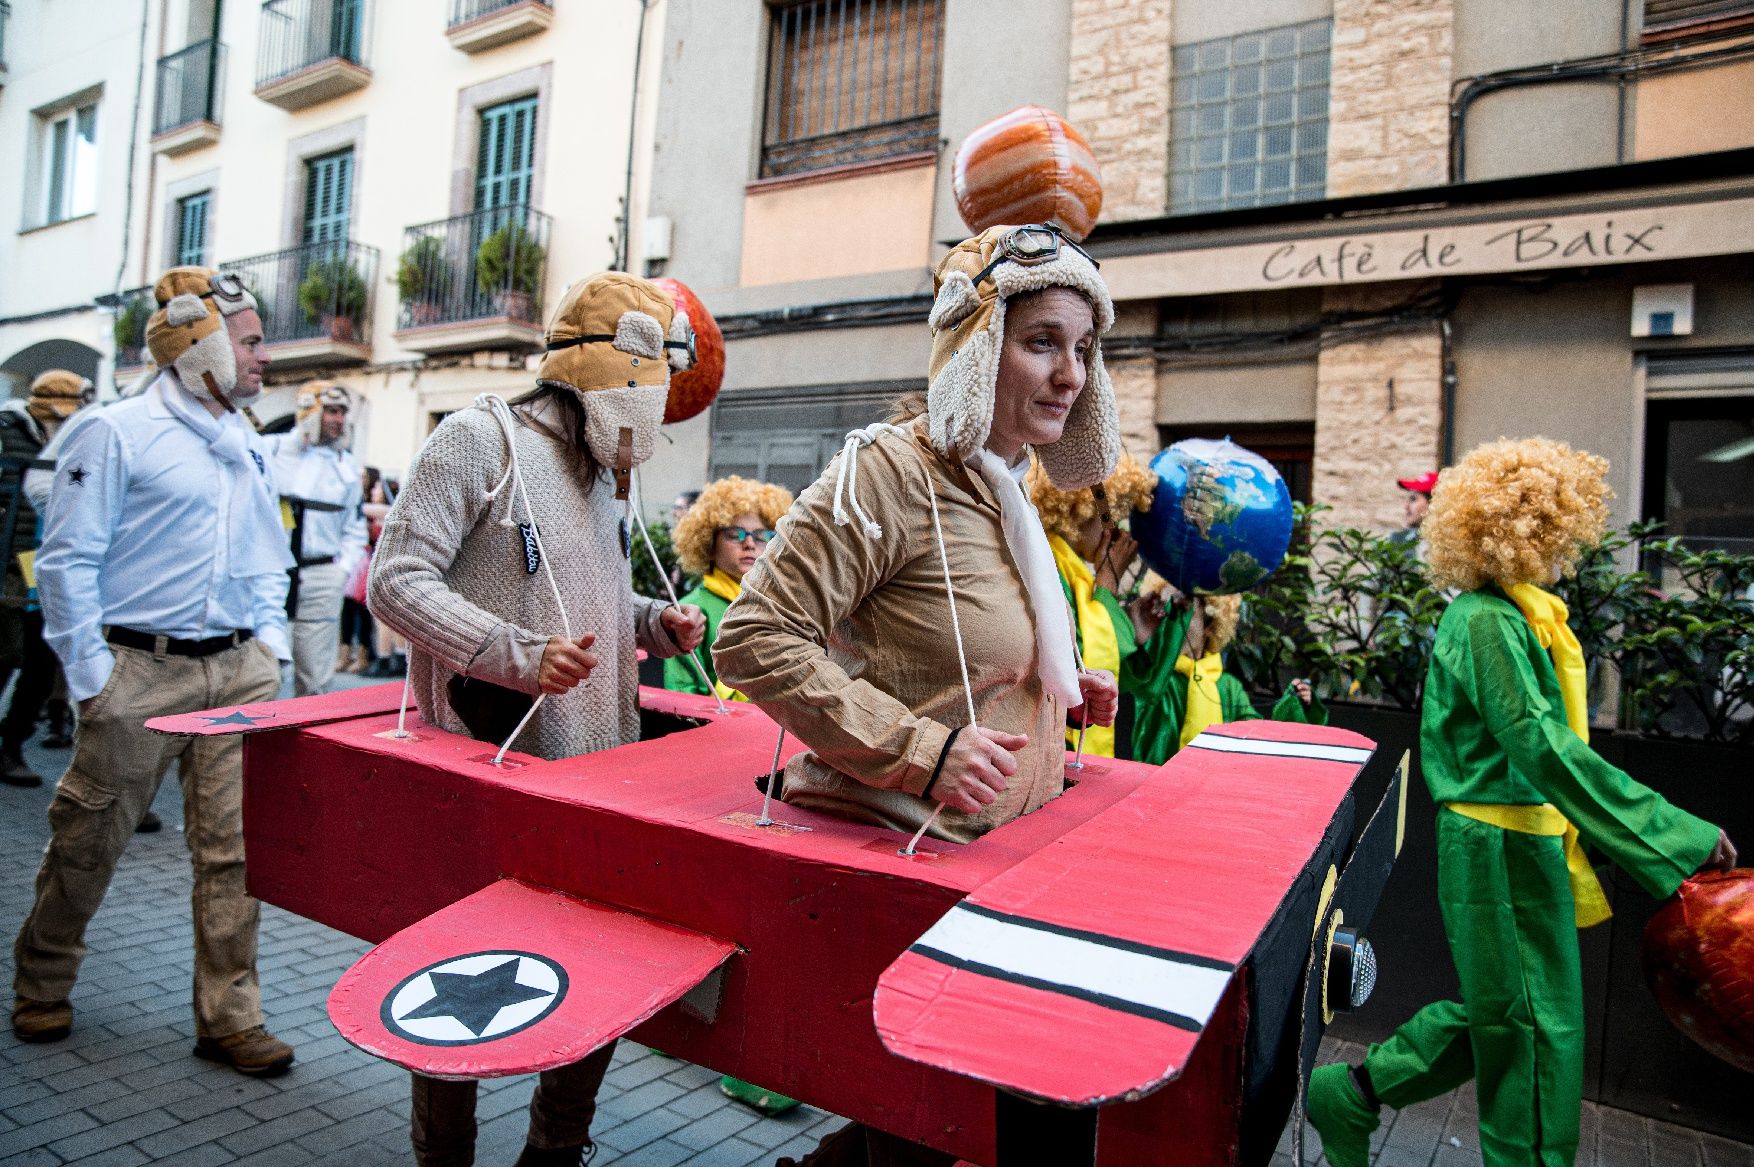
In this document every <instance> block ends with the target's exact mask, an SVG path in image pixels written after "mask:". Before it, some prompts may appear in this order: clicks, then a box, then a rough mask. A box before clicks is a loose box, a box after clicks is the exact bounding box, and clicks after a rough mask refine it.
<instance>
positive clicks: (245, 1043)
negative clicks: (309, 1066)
mask: <svg viewBox="0 0 1754 1167" xmlns="http://www.w3.org/2000/svg"><path fill="white" fill-rule="evenodd" d="M195 1056H196V1057H198V1058H205V1059H207V1060H208V1061H210V1062H220V1063H222V1064H223V1065H227V1066H230V1067H231V1068H232V1069H234V1070H236V1071H237V1072H238V1073H240V1074H249V1075H250V1076H251V1077H255V1078H272V1077H275V1076H276V1075H278V1074H284V1073H286V1071H287V1070H288V1069H290V1068H291V1067H292V1058H293V1052H292V1047H291V1046H289V1045H287V1044H286V1043H285V1042H284V1041H281V1040H280V1039H279V1038H278V1037H275V1036H274V1035H273V1034H272V1033H269V1032H268V1031H267V1030H266V1029H263V1028H262V1027H261V1026H260V1025H258V1026H256V1027H255V1028H254V1029H246V1030H244V1031H243V1032H242V1033H228V1034H226V1035H225V1036H224V1037H198V1038H196V1039H195Z"/></svg>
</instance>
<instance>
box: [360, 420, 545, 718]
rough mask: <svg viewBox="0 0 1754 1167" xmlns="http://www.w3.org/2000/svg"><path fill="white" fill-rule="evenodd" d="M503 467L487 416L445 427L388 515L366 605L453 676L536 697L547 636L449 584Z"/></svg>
mask: <svg viewBox="0 0 1754 1167" xmlns="http://www.w3.org/2000/svg"><path fill="white" fill-rule="evenodd" d="M505 463H506V450H505V437H504V435H503V434H502V433H501V431H500V429H499V426H498V425H497V424H496V423H495V422H494V421H493V419H492V417H491V416H489V415H488V414H487V413H486V412H485V411H483V410H477V409H467V410H462V411H459V412H458V413H454V414H452V415H451V416H450V417H448V418H446V419H445V420H444V421H443V422H442V423H440V425H439V427H438V429H436V430H434V431H433V434H432V436H431V437H430V438H428V439H427V441H426V445H424V446H422V447H421V448H420V453H418V454H417V455H415V458H414V465H413V466H412V467H411V468H410V469H409V472H408V479H407V481H406V482H405V483H404V484H403V487H402V493H401V494H400V495H398V496H397V498H396V504H395V505H394V506H393V507H391V508H390V513H389V514H388V515H386V516H385V517H384V529H383V535H382V536H381V537H380V538H379V541H378V546H377V550H376V551H374V552H373V554H372V567H371V578H370V581H369V583H368V585H367V592H366V600H367V606H368V607H369V608H370V610H371V613H372V615H374V616H375V617H377V618H378V619H380V620H383V621H384V622H385V623H387V624H389V625H390V626H391V627H392V628H394V629H396V631H398V632H400V633H401V634H402V635H404V636H406V637H407V638H408V639H409V640H410V641H412V642H413V643H414V644H416V645H418V646H419V647H420V648H421V649H422V650H423V651H425V652H428V653H430V654H431V655H432V656H433V657H434V658H435V659H437V660H438V661H440V662H441V663H442V664H443V665H444V666H445V667H446V668H448V669H449V670H450V671H452V672H454V673H462V674H466V675H470V676H478V677H482V678H484V679H486V680H489V681H493V682H494V683H496V684H501V685H509V686H511V687H513V688H517V689H521V690H523V691H525V692H531V693H533V692H536V691H537V685H536V677H535V670H536V667H537V666H538V665H539V664H540V661H541V658H542V654H541V651H540V648H541V646H542V645H544V644H546V643H547V640H548V638H547V637H546V636H543V635H540V634H538V633H535V632H531V631H529V630H528V629H524V628H519V627H517V626H516V625H513V624H510V623H508V622H506V621H504V620H501V619H500V618H499V617H498V616H495V615H493V614H492V613H490V612H487V611H484V610H482V609H481V608H480V607H478V606H476V605H475V604H472V603H470V602H469V601H468V600H466V599H464V598H463V597H462V596H461V595H459V594H458V593H457V592H456V591H454V590H453V589H452V588H451V587H450V585H449V583H448V582H447V580H446V575H447V573H448V572H449V571H450V568H451V564H452V562H453V561H454V560H455V559H456V556H457V551H458V549H459V548H460V547H462V545H463V540H464V539H465V538H467V537H468V535H469V533H470V532H471V531H472V530H474V529H475V526H476V524H477V523H479V522H480V521H481V520H482V519H483V517H484V516H485V515H486V513H487V511H488V508H489V506H490V505H491V504H490V502H489V500H488V497H487V492H488V491H489V490H490V489H492V488H493V486H494V485H495V484H496V483H498V481H499V478H500V476H501V474H503V473H504V470H505ZM507 489H510V488H509V487H508V488H507Z"/></svg>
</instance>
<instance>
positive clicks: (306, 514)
mask: <svg viewBox="0 0 1754 1167" xmlns="http://www.w3.org/2000/svg"><path fill="white" fill-rule="evenodd" d="M268 441H269V443H270V446H271V448H272V449H273V451H274V477H275V479H276V481H277V482H278V483H279V485H280V496H281V497H282V498H284V499H286V500H287V501H288V502H289V503H290V504H291V506H292V508H293V520H294V523H295V524H296V525H295V526H294V527H293V530H292V554H293V557H294V558H295V559H296V560H297V561H298V567H297V569H296V570H295V571H294V572H293V577H292V589H291V591H290V593H289V594H288V597H287V608H288V609H289V610H290V611H291V613H292V673H293V691H294V693H295V694H296V695H297V696H300V697H303V696H306V695H307V694H310V693H322V692H325V691H326V690H327V689H328V687H329V682H330V681H332V680H334V678H335V663H336V654H337V653H338V652H339V651H340V647H341V598H342V589H343V588H344V587H345V586H346V584H347V578H348V576H350V575H352V574H353V569H354V568H355V567H357V566H359V561H360V559H361V558H362V557H363V556H364V555H365V512H364V511H362V510H361V509H360V503H361V502H363V501H364V500H363V499H362V498H361V497H360V476H359V466H358V464H357V463H355V462H354V460H353V454H352V453H351V452H350V447H351V446H352V445H353V395H352V394H351V393H349V392H348V391H347V390H346V389H345V388H344V387H342V386H340V385H337V384H334V383H333V382H331V381H312V382H311V383H310V384H308V385H306V386H305V387H304V388H303V389H301V390H299V394H298V424H297V425H296V426H295V427H293V430H292V432H291V433H287V434H280V435H277V436H275V437H273V438H270V439H268Z"/></svg>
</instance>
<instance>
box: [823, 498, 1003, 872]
mask: <svg viewBox="0 0 1754 1167" xmlns="http://www.w3.org/2000/svg"><path fill="white" fill-rule="evenodd" d="M926 498H927V499H928V500H929V501H930V502H931V504H932V534H933V535H934V536H935V537H936V538H937V540H938V562H939V563H940V564H941V565H942V566H943V568H944V596H945V598H946V599H947V600H948V601H949V602H950V634H951V636H952V637H954V638H955V640H956V666H957V668H959V669H961V670H962V695H963V697H964V698H965V699H967V701H968V728H970V729H974V728H976V726H975V721H976V718H975V713H974V686H973V685H971V684H969V680H968V654H967V653H966V652H965V651H963V647H962V621H961V620H960V619H959V618H958V617H957V615H956V585H955V584H953V583H952V582H951V581H950V553H949V552H948V551H947V550H945V547H944V524H943V522H942V520H940V519H939V518H938V492H937V491H935V490H933V489H932V484H931V478H930V476H928V477H927V479H926ZM853 509H854V510H855V511H856V510H857V509H858V502H857V501H856V500H855V501H854V503H853ZM943 813H944V804H943V803H942V802H940V803H939V804H938V805H937V806H936V807H934V808H933V809H932V814H931V817H930V818H928V819H926V821H925V822H923V823H921V824H920V829H919V830H917V831H915V832H914V837H913V838H911V839H909V840H908V841H907V846H906V847H903V848H902V849H901V854H903V855H912V854H914V853H915V852H916V851H917V849H918V848H919V845H920V839H921V837H922V836H924V835H925V833H926V831H927V829H928V828H930V827H931V825H932V824H933V823H935V822H937V821H938V816H939V815H941V814H943Z"/></svg>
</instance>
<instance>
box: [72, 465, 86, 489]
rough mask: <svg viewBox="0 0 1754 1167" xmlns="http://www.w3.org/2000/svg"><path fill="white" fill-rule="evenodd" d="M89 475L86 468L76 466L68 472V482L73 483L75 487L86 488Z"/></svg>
mask: <svg viewBox="0 0 1754 1167" xmlns="http://www.w3.org/2000/svg"><path fill="white" fill-rule="evenodd" d="M87 473H88V471H87V470H86V469H85V467H83V466H75V467H74V468H73V469H71V470H69V471H67V481H68V482H71V483H72V484H73V485H74V486H84V485H85V476H86V474H87Z"/></svg>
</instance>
